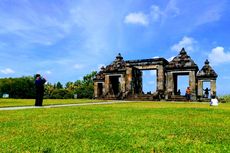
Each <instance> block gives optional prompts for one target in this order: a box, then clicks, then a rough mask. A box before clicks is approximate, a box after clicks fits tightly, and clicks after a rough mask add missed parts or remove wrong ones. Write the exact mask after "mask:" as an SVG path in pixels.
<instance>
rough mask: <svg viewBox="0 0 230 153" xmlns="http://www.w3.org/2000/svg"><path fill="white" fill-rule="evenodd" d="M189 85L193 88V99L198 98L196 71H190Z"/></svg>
mask: <svg viewBox="0 0 230 153" xmlns="http://www.w3.org/2000/svg"><path fill="white" fill-rule="evenodd" d="M189 87H190V90H191V100H196V76H195V71H191V72H189Z"/></svg>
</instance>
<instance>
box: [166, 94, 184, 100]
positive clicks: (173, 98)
mask: <svg viewBox="0 0 230 153" xmlns="http://www.w3.org/2000/svg"><path fill="white" fill-rule="evenodd" d="M168 100H170V101H187V99H186V97H185V96H181V95H174V96H171V98H170V99H168Z"/></svg>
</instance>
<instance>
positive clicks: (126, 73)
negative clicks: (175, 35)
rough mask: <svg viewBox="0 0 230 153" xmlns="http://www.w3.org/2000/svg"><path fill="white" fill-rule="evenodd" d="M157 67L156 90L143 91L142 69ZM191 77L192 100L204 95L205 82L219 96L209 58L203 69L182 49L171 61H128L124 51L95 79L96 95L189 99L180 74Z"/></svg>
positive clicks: (102, 97)
mask: <svg viewBox="0 0 230 153" xmlns="http://www.w3.org/2000/svg"><path fill="white" fill-rule="evenodd" d="M143 70H156V78H157V79H156V80H157V81H156V84H157V85H156V92H154V93H148V94H146V93H144V92H143V91H142V71H143ZM183 75H187V76H189V87H190V89H191V99H192V100H201V99H204V98H207V97H204V92H203V90H204V89H203V82H210V94H211V95H216V78H217V74H216V72H215V71H214V70H213V69H212V67H211V66H210V65H209V62H208V60H206V61H205V65H204V66H203V68H202V69H201V70H199V68H198V66H197V65H196V63H195V62H194V61H193V60H192V59H191V57H190V56H189V55H188V54H187V53H186V51H185V49H184V48H182V50H181V51H180V53H179V54H178V55H177V56H176V57H174V58H173V60H172V61H169V62H168V61H167V60H166V59H164V58H151V59H142V60H127V61H125V60H124V59H123V57H122V56H121V54H118V56H117V57H116V59H115V60H114V61H113V62H112V63H111V64H110V65H107V66H106V67H102V68H101V71H99V72H98V73H97V75H96V77H95V78H94V97H95V98H97V99H118V100H121V99H129V100H132V99H134V100H135V99H136V100H161V99H165V100H185V97H184V95H178V87H177V86H178V85H177V84H178V76H183Z"/></svg>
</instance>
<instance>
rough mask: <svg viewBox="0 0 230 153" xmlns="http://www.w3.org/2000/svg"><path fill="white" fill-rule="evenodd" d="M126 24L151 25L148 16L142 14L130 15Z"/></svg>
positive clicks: (126, 18) (126, 19)
mask: <svg viewBox="0 0 230 153" xmlns="http://www.w3.org/2000/svg"><path fill="white" fill-rule="evenodd" d="M124 22H125V23H129V24H139V25H143V26H147V25H148V24H149V19H148V16H147V15H146V14H144V13H142V12H138V13H130V14H128V15H127V16H126V17H125V20H124Z"/></svg>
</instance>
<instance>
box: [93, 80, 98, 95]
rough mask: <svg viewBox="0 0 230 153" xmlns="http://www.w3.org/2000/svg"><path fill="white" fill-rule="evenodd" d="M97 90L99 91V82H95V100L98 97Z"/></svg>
mask: <svg viewBox="0 0 230 153" xmlns="http://www.w3.org/2000/svg"><path fill="white" fill-rule="evenodd" d="M97 89H98V82H94V97H95V98H97V97H98V93H97Z"/></svg>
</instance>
